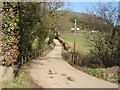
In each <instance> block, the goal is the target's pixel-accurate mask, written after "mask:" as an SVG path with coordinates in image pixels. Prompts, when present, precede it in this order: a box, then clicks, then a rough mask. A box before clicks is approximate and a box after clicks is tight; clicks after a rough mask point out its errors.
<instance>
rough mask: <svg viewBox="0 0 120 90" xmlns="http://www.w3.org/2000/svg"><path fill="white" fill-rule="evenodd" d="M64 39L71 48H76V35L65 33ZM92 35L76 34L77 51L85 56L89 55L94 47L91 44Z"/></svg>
mask: <svg viewBox="0 0 120 90" xmlns="http://www.w3.org/2000/svg"><path fill="white" fill-rule="evenodd" d="M62 38H63V39H64V40H65V41H66V42H67V43H68V44H69V45H70V46H71V47H73V46H74V33H72V32H64V33H63V34H62ZM91 39H92V34H89V33H80V32H79V33H77V34H76V50H77V51H78V52H80V53H82V54H84V55H86V54H88V52H89V51H90V49H92V46H91V44H90V42H91Z"/></svg>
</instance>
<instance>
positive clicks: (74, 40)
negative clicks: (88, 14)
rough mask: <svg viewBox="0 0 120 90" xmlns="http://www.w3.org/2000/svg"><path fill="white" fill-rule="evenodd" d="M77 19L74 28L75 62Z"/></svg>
mask: <svg viewBox="0 0 120 90" xmlns="http://www.w3.org/2000/svg"><path fill="white" fill-rule="evenodd" d="M76 21H77V20H75V29H74V57H73V60H74V64H75V51H76Z"/></svg>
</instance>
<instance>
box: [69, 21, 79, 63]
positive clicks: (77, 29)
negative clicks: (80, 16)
mask: <svg viewBox="0 0 120 90" xmlns="http://www.w3.org/2000/svg"><path fill="white" fill-rule="evenodd" d="M76 22H77V20H75V26H74V28H71V31H74V56H73V60H74V64H75V51H76V31H79V30H80V28H77V24H76Z"/></svg>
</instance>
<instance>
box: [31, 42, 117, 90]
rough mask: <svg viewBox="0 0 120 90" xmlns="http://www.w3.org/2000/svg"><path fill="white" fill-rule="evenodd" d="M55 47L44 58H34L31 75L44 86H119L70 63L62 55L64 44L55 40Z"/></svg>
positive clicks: (37, 82)
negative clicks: (86, 72) (78, 68)
mask: <svg viewBox="0 0 120 90" xmlns="http://www.w3.org/2000/svg"><path fill="white" fill-rule="evenodd" d="M55 43H56V46H55V48H54V49H53V50H52V51H51V52H50V53H49V54H48V55H47V56H46V57H45V58H44V59H41V58H38V60H34V61H33V63H32V64H31V67H30V75H31V76H32V78H33V79H34V80H35V83H36V84H38V85H39V86H42V87H43V88H117V87H118V86H117V85H116V84H112V83H110V82H107V81H104V80H101V79H98V78H95V77H93V76H90V75H88V74H85V73H83V72H81V71H79V70H77V69H75V68H73V67H72V66H71V65H69V64H68V63H67V62H66V61H65V60H64V59H63V58H62V56H61V50H62V46H61V44H60V43H59V42H58V41H57V40H55Z"/></svg>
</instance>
